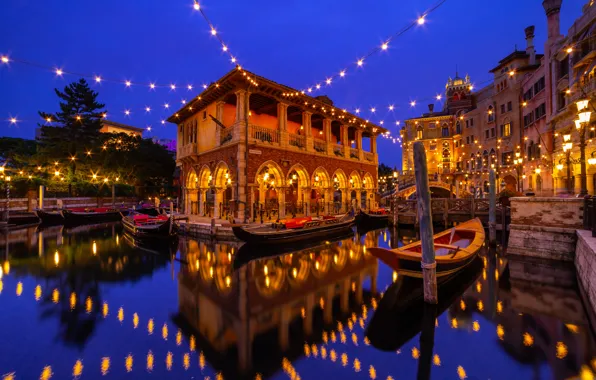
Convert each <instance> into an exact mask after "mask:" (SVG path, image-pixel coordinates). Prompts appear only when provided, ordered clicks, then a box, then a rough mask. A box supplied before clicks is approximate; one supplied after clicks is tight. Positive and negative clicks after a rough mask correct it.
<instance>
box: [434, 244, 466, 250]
mask: <svg viewBox="0 0 596 380" xmlns="http://www.w3.org/2000/svg"><path fill="white" fill-rule="evenodd" d="M435 247H439V248H447V249H455V250H458V249H460V248H461V247H458V246H457V245H451V244H439V243H435Z"/></svg>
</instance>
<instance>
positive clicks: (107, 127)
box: [99, 120, 143, 137]
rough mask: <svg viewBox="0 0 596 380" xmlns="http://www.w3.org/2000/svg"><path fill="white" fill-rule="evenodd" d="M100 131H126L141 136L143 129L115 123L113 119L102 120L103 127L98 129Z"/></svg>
mask: <svg viewBox="0 0 596 380" xmlns="http://www.w3.org/2000/svg"><path fill="white" fill-rule="evenodd" d="M99 131H100V132H102V133H126V134H129V135H134V136H139V137H143V129H142V128H137V127H133V126H131V125H126V124H122V123H117V122H115V121H109V120H104V121H103V127H102V128H101V129H100V130H99Z"/></svg>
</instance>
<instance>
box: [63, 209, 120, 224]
mask: <svg viewBox="0 0 596 380" xmlns="http://www.w3.org/2000/svg"><path fill="white" fill-rule="evenodd" d="M121 211H122V210H121V209H116V208H111V207H96V208H83V207H81V208H70V209H64V210H61V211H60V212H61V214H62V216H63V217H64V224H71V225H72V224H86V223H101V222H112V221H117V220H120V219H121V218H122V214H121Z"/></svg>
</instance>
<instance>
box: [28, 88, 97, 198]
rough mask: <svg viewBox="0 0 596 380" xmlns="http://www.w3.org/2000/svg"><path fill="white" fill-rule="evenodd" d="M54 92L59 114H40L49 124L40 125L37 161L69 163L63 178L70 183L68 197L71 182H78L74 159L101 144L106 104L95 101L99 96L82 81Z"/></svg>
mask: <svg viewBox="0 0 596 380" xmlns="http://www.w3.org/2000/svg"><path fill="white" fill-rule="evenodd" d="M54 91H55V92H56V95H57V96H58V98H59V99H60V111H59V112H56V113H54V114H52V113H46V112H42V111H40V112H39V115H40V116H41V117H42V118H43V119H44V120H46V121H49V123H51V124H50V125H47V124H43V125H42V124H40V125H39V126H40V127H41V141H40V149H39V158H40V159H42V160H44V161H45V162H46V163H48V162H54V161H57V162H60V163H61V164H63V163H65V162H68V164H67V165H68V173H67V174H66V173H65V174H66V175H65V177H66V179H67V180H68V183H69V194H70V195H72V183H73V182H75V181H77V159H79V158H82V157H84V154H85V152H86V151H88V150H90V149H94V148H97V145H98V144H99V143H100V141H101V137H100V129H101V128H102V118H103V117H104V115H105V114H106V111H105V110H104V109H103V108H104V107H105V104H101V103H99V102H98V101H97V96H98V93H97V92H95V91H93V90H91V89H90V88H89V84H88V83H87V81H86V80H85V79H82V78H81V79H80V80H79V81H78V82H73V83H71V84H69V85H68V86H66V87H65V88H64V91H59V90H58V89H54ZM73 158H74V159H73Z"/></svg>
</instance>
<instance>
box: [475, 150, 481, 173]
mask: <svg viewBox="0 0 596 380" xmlns="http://www.w3.org/2000/svg"><path fill="white" fill-rule="evenodd" d="M476 167H477V168H478V170H480V169H482V155H481V154H480V152H478V154H477V155H476Z"/></svg>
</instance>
